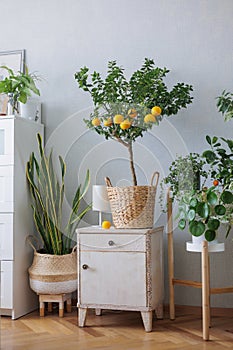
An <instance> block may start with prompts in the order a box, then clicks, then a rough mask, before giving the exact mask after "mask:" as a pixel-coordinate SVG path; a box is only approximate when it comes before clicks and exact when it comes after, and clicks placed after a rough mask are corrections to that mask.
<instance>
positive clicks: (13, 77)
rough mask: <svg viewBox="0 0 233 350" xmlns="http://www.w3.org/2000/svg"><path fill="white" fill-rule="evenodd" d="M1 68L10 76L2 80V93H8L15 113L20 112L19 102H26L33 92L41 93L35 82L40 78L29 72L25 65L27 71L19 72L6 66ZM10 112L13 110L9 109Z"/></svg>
mask: <svg viewBox="0 0 233 350" xmlns="http://www.w3.org/2000/svg"><path fill="white" fill-rule="evenodd" d="M0 68H3V69H5V70H6V71H7V72H8V76H7V77H6V78H5V79H3V80H1V81H0V93H4V94H7V95H8V98H9V103H10V106H11V108H12V113H13V114H14V113H15V112H18V102H21V103H24V104H25V103H26V102H27V99H28V97H29V96H31V94H32V93H34V94H36V95H40V91H39V89H38V88H37V87H36V83H35V82H36V81H37V80H38V79H39V78H38V77H37V76H36V75H35V74H33V73H29V71H28V68H27V67H25V72H20V71H19V72H17V73H14V72H13V70H12V69H10V68H9V67H6V66H1V67H0ZM8 114H11V112H9V111H8Z"/></svg>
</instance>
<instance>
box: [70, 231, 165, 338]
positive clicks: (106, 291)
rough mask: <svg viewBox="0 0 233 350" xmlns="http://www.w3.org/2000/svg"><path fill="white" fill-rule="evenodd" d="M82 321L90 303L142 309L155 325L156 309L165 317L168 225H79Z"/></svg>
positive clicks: (146, 319) (148, 326) (145, 320)
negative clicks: (164, 270)
mask: <svg viewBox="0 0 233 350" xmlns="http://www.w3.org/2000/svg"><path fill="white" fill-rule="evenodd" d="M77 245H78V248H77V249H78V303H77V307H78V308H79V326H80V327H84V325H85V320H86V313H87V309H88V308H94V309H96V314H101V309H111V310H131V311H140V312H141V315H142V319H143V323H144V327H145V330H146V331H147V332H150V331H151V330H152V311H154V310H155V312H156V315H157V318H163V294H164V275H163V227H158V228H153V229H115V228H110V229H109V230H104V229H102V228H100V227H99V226H91V227H85V228H81V229H78V230H77Z"/></svg>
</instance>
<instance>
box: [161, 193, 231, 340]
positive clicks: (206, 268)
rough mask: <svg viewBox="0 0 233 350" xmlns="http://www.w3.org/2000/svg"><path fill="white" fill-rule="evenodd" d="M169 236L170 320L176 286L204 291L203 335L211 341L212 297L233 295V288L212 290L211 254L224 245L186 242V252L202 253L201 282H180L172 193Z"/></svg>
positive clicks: (173, 313) (220, 249)
mask: <svg viewBox="0 0 233 350" xmlns="http://www.w3.org/2000/svg"><path fill="white" fill-rule="evenodd" d="M167 205H168V212H167V220H168V222H167V230H168V232H167V234H168V279H169V295H170V297H169V306H170V310H169V311H170V319H171V320H174V319H175V297H174V287H175V285H182V286H189V287H194V288H201V289H202V333H203V339H204V340H209V328H210V295H211V294H224V293H233V286H229V287H221V288H210V261H209V253H216V252H223V251H224V243H213V244H211V245H208V242H207V241H203V243H202V245H195V244H193V243H191V242H186V250H187V251H189V252H199V253H201V282H196V281H192V280H191V281H190V280H180V279H177V278H174V249H173V219H172V200H171V198H170V192H169V191H168V193H167Z"/></svg>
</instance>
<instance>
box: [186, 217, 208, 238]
mask: <svg viewBox="0 0 233 350" xmlns="http://www.w3.org/2000/svg"><path fill="white" fill-rule="evenodd" d="M189 231H190V233H191V234H192V235H193V236H196V237H199V236H201V235H202V234H203V233H204V231H205V225H204V224H203V222H202V221H196V220H194V221H192V222H191V223H190V224H189Z"/></svg>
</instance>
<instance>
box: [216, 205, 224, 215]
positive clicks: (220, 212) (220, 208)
mask: <svg viewBox="0 0 233 350" xmlns="http://www.w3.org/2000/svg"><path fill="white" fill-rule="evenodd" d="M214 210H215V213H216V214H217V215H220V216H222V215H224V214H225V213H226V208H225V207H224V206H223V205H221V204H219V205H216V207H215V208H214Z"/></svg>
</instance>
